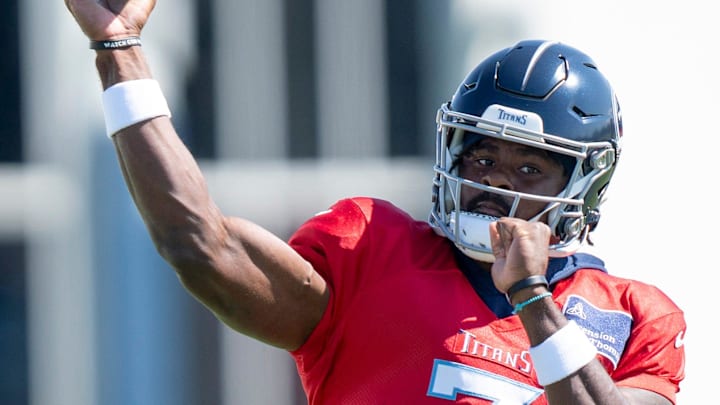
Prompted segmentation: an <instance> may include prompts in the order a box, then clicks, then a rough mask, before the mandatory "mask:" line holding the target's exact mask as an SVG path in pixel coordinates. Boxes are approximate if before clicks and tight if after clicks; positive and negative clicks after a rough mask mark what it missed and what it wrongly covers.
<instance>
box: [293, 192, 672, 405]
mask: <svg viewBox="0 0 720 405" xmlns="http://www.w3.org/2000/svg"><path fill="white" fill-rule="evenodd" d="M290 244H291V246H292V247H293V248H294V249H296V250H297V251H298V252H299V253H300V254H301V255H302V256H303V257H304V258H305V259H307V260H308V261H309V262H310V263H311V264H312V265H313V267H314V268H315V269H316V270H317V271H318V272H319V273H320V274H321V275H322V276H323V277H324V278H325V280H326V281H327V283H328V287H329V289H330V302H329V304H328V307H327V309H326V311H325V314H324V316H323V318H322V320H321V321H320V323H319V324H318V325H317V327H316V328H315V330H314V331H313V333H312V334H311V336H310V337H309V338H308V340H307V342H306V343H305V344H304V345H303V346H302V347H300V348H299V349H298V350H296V351H294V352H292V355H293V357H294V359H295V361H296V364H297V368H298V372H299V374H300V377H301V380H302V383H303V386H304V389H305V392H306V394H307V396H308V399H309V402H310V404H343V405H349V404H363V405H367V404H445V403H449V402H456V403H461V404H493V403H494V404H545V403H546V399H545V396H544V392H543V389H542V387H541V386H540V385H539V384H538V383H537V377H536V374H535V368H534V367H533V362H532V359H531V358H530V354H529V351H528V348H529V342H528V339H527V335H526V333H525V330H524V329H523V327H522V324H521V323H520V320H519V318H518V317H517V316H515V315H510V316H506V317H503V318H499V317H498V316H497V315H496V314H495V313H494V312H493V311H492V310H491V309H490V308H489V307H488V306H487V305H486V304H485V302H484V301H483V300H482V299H481V298H480V297H479V296H478V294H477V293H476V292H475V290H474V289H473V287H472V285H471V284H470V283H469V281H468V278H467V277H466V276H465V275H464V274H463V273H462V271H461V270H460V269H459V267H458V260H456V256H455V248H454V246H453V245H452V243H451V242H450V241H449V240H447V239H446V238H444V237H442V236H439V235H437V234H436V233H435V232H434V231H433V230H432V229H431V228H430V227H429V225H428V224H427V223H425V222H422V221H416V220H413V219H412V218H411V217H410V216H408V215H407V214H406V213H404V212H403V211H401V210H400V209H398V208H396V207H394V206H393V205H391V204H390V203H388V202H386V201H382V200H377V199H370V198H355V199H347V200H342V201H340V202H338V203H337V204H335V205H334V206H333V207H332V209H331V210H329V211H326V212H323V213H320V214H318V215H317V216H315V217H313V218H312V219H310V220H309V221H308V222H306V223H305V224H304V225H303V226H302V227H300V229H299V230H298V231H297V232H296V233H295V235H293V237H292V238H291V240H290ZM551 282H552V291H553V299H554V301H555V302H556V303H557V305H558V306H559V307H561V308H563V312H564V313H565V316H566V317H567V318H568V319H571V320H574V321H575V322H576V323H578V325H580V327H581V328H582V329H583V330H584V331H585V333H586V335H587V336H588V338H589V339H590V340H591V341H592V342H593V343H594V344H595V345H596V347H597V348H598V358H599V359H600V361H601V362H602V363H603V364H604V366H605V368H606V369H607V371H608V373H609V374H610V376H611V377H612V378H613V380H614V381H616V383H617V384H619V385H621V386H628V387H638V388H644V389H647V390H651V391H655V392H657V393H659V394H661V395H663V396H665V397H667V398H669V399H670V400H672V401H673V402H674V401H675V394H676V392H677V391H678V384H679V382H680V380H682V378H683V375H684V371H683V370H684V349H683V347H682V344H681V343H682V337H683V334H684V331H685V321H684V318H683V314H682V312H681V311H680V310H679V309H678V307H677V306H676V305H675V304H674V303H673V302H672V301H671V300H670V299H669V298H668V297H666V296H665V295H664V294H663V293H662V292H661V291H659V290H658V289H657V288H655V287H653V286H650V285H647V284H644V283H640V282H637V281H633V280H628V279H622V278H618V277H614V276H611V275H608V274H607V273H606V272H605V271H601V270H597V269H591V268H580V269H576V270H575V271H572V272H569V273H568V274H565V275H564V278H560V279H559V280H558V279H557V278H554V279H551Z"/></svg>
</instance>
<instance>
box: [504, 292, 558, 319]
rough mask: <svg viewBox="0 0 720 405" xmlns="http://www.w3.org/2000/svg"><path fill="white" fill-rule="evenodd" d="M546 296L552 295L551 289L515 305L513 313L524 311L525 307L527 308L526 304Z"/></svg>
mask: <svg viewBox="0 0 720 405" xmlns="http://www.w3.org/2000/svg"><path fill="white" fill-rule="evenodd" d="M545 297H552V293H551V292H550V291H546V292H544V293H542V294H540V295H536V296H534V297H532V298H530V299H528V300H527V301H523V302H521V303H519V304H517V305H515V308H514V309H513V312H512V313H513V315H516V314H517V313H518V312H520V311H522V310H523V308H525V307H526V306H528V305H530V304H532V303H533V302H535V301H540V300H541V299H543V298H545Z"/></svg>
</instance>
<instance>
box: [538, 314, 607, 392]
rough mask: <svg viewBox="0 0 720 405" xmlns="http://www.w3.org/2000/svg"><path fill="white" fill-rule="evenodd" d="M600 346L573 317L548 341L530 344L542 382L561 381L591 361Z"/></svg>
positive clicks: (539, 379) (544, 384) (540, 381)
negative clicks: (588, 336)
mask: <svg viewBox="0 0 720 405" xmlns="http://www.w3.org/2000/svg"><path fill="white" fill-rule="evenodd" d="M596 355H597V349H596V348H595V346H593V344H592V343H590V340H588V338H587V336H585V332H583V331H582V329H580V327H579V326H578V325H577V324H576V323H575V322H573V321H570V323H568V324H567V325H565V326H564V327H563V328H562V329H560V330H559V331H557V332H555V333H554V334H552V336H550V337H549V338H547V339H546V340H545V341H544V342H542V343H540V344H539V345H537V346H535V347H531V348H530V356H531V357H532V360H533V364H535V372H536V373H537V377H538V382H539V383H540V385H542V386H546V385H550V384H552V383H555V382H558V381H560V380H562V379H563V378H565V377H567V376H569V375H570V374H572V373H574V372H576V371H578V370H580V369H581V368H582V367H584V366H585V365H586V364H588V363H590V362H591V361H592V360H593V359H594V358H595V356H596Z"/></svg>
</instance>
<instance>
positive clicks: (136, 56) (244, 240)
mask: <svg viewBox="0 0 720 405" xmlns="http://www.w3.org/2000/svg"><path fill="white" fill-rule="evenodd" d="M65 4H66V6H67V7H68V9H69V10H70V12H71V13H72V14H73V16H74V17H75V20H76V21H77V22H78V25H79V26H80V28H81V29H82V30H83V32H84V33H85V34H86V35H87V37H88V38H89V39H90V40H95V41H102V40H117V39H123V38H132V37H139V36H140V33H141V31H142V28H143V27H144V25H145V23H146V22H147V19H148V17H149V16H150V13H151V11H152V9H153V8H154V6H155V0H124V1H122V0H118V1H107V0H106V1H96V0H65ZM96 65H97V69H98V73H99V75H100V79H101V81H102V85H103V89H104V90H105V91H106V92H107V91H108V89H110V88H113V86H115V85H117V84H119V83H122V82H128V83H126V84H132V82H134V81H137V80H140V79H151V78H152V74H151V71H150V69H149V66H148V64H147V62H146V59H145V57H144V54H143V52H142V48H141V47H140V46H130V47H120V48H117V49H111V50H98V51H97V57H96ZM160 98H161V99H162V97H160ZM163 101H164V99H163ZM151 107H156V106H151ZM104 108H105V109H106V110H107V109H112V108H125V107H122V106H115V105H112V103H109V104H108V103H106V104H105V106H104ZM140 113H142V111H140ZM141 115H142V114H141ZM112 140H113V142H114V145H115V148H116V150H117V155H118V161H119V164H120V166H121V169H122V172H123V175H124V176H125V180H126V184H127V187H128V190H129V191H130V193H131V195H132V197H133V199H134V201H135V204H136V205H137V208H138V210H139V211H140V214H141V215H142V218H143V220H144V221H145V224H146V226H147V228H148V231H149V233H150V235H151V236H152V240H153V241H154V243H155V246H156V247H157V250H158V252H159V253H160V254H161V255H162V256H163V257H164V258H165V259H166V260H167V261H168V262H169V263H170V264H171V265H172V267H173V268H174V269H175V271H176V273H177V274H178V276H179V278H180V280H181V281H182V283H183V285H184V286H185V287H186V288H187V289H188V290H189V291H190V292H191V293H192V294H193V295H194V296H195V297H196V298H197V299H198V300H200V301H201V302H202V303H204V304H205V305H206V306H207V307H208V308H210V309H211V310H212V311H213V312H214V313H215V314H216V316H217V317H218V318H219V319H221V320H222V321H223V322H225V323H226V324H227V325H228V326H230V327H232V328H234V329H236V330H238V331H239V332H241V333H244V334H246V335H248V336H251V337H254V338H256V339H259V340H261V341H264V342H266V343H269V344H272V345H274V346H277V347H281V348H284V349H289V350H292V349H295V348H297V347H299V346H300V345H301V344H302V343H303V342H304V341H305V339H306V338H307V336H308V335H309V334H310V332H311V331H312V330H313V328H314V327H315V325H316V324H317V322H318V321H319V320H320V317H321V316H322V314H323V312H324V310H325V307H326V305H327V300H328V296H329V293H328V291H327V286H326V284H325V282H324V280H323V279H322V278H321V277H320V276H319V275H318V274H317V273H316V272H315V271H314V269H313V268H312V266H311V265H310V264H309V263H308V262H306V261H305V260H304V259H303V258H302V257H300V256H299V255H298V254H297V253H296V252H295V251H294V250H293V249H291V248H290V247H289V246H288V245H287V244H286V243H285V242H283V241H282V240H280V239H279V238H277V237H275V236H274V235H272V234H271V233H269V232H268V231H266V230H264V229H263V228H261V227H259V226H257V225H255V224H252V223H251V222H249V221H246V220H243V219H239V218H229V217H225V216H224V215H223V214H222V212H220V210H219V208H218V207H217V206H216V205H215V203H214V202H213V201H212V198H211V197H210V195H209V194H208V189H207V185H206V183H205V180H204V178H203V175H202V173H201V172H200V169H199V167H198V165H197V163H196V162H195V160H194V158H193V157H192V155H191V154H190V152H189V151H188V150H187V148H186V147H185V145H184V144H183V143H182V141H181V140H180V138H179V137H178V136H177V134H176V132H175V129H174V128H173V126H172V123H171V121H170V118H169V117H168V116H167V115H159V116H156V117H151V118H148V119H144V120H141V121H139V122H137V123H134V124H132V125H130V126H128V127H126V128H123V129H120V130H119V131H118V132H116V133H114V134H113V136H112Z"/></svg>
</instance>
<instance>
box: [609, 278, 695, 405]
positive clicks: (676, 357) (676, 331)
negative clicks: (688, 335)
mask: <svg viewBox="0 0 720 405" xmlns="http://www.w3.org/2000/svg"><path fill="white" fill-rule="evenodd" d="M630 299H632V300H635V301H636V303H635V304H636V308H641V309H643V308H646V309H649V308H652V310H644V311H642V312H637V313H635V314H633V318H634V325H633V328H632V334H631V337H630V339H629V340H628V342H627V347H626V350H625V354H624V355H623V357H622V359H621V361H620V362H619V364H618V367H617V369H616V370H615V372H614V373H613V379H614V380H615V381H616V382H617V384H618V385H620V386H626V387H636V388H643V389H647V390H650V391H654V392H657V393H659V394H661V395H663V396H665V397H667V398H668V399H670V400H671V401H672V402H673V403H675V402H676V394H677V392H678V391H679V384H680V381H682V379H683V378H684V376H685V350H684V343H683V342H684V336H685V331H686V324H685V319H684V315H683V313H682V311H681V310H680V309H679V308H678V307H677V306H676V305H675V304H674V303H673V302H672V301H671V300H670V298H668V297H667V296H666V295H665V294H664V293H662V292H661V291H660V290H658V289H656V288H655V287H652V286H643V289H642V290H641V291H639V292H637V291H636V292H635V293H634V294H633V295H632V296H631V297H630ZM643 314H655V315H653V316H652V317H648V316H646V315H643Z"/></svg>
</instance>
